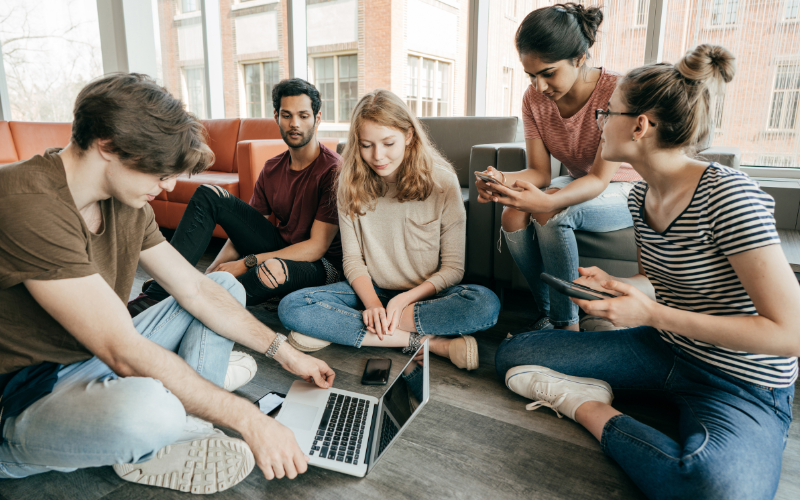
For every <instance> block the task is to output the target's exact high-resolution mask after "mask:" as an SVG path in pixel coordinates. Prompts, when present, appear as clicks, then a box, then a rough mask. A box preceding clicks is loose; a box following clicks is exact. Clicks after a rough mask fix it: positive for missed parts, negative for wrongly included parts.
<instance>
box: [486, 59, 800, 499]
mask: <svg viewBox="0 0 800 500" xmlns="http://www.w3.org/2000/svg"><path fill="white" fill-rule="evenodd" d="M733 74H734V64H733V56H732V55H731V54H730V52H728V51H727V50H726V49H724V48H722V47H719V46H714V45H700V46H698V47H696V48H695V49H693V50H691V51H690V52H689V53H688V54H687V55H686V56H684V58H683V59H681V60H680V61H679V62H678V63H677V64H676V65H675V66H672V65H671V64H664V63H662V64H655V65H650V66H643V67H641V68H637V69H634V70H632V71H631V72H630V73H628V74H627V75H626V76H625V77H624V78H623V79H622V80H621V82H620V84H619V86H618V88H617V90H615V91H614V94H613V95H612V97H611V100H610V102H609V105H608V109H607V110H605V111H603V110H598V111H597V118H598V127H600V128H601V129H602V131H603V142H602V155H603V157H604V158H606V159H608V160H610V161H627V162H630V163H631V165H633V168H635V169H636V171H637V172H639V173H640V174H641V175H642V177H643V178H644V182H641V183H638V184H637V185H636V187H635V188H634V189H633V191H632V192H631V194H630V197H629V201H628V206H629V208H630V211H631V213H632V215H633V220H634V228H635V232H636V244H637V246H638V250H639V273H640V274H638V275H636V276H634V277H633V278H629V279H620V278H613V277H611V276H609V275H608V274H606V273H605V272H603V271H601V270H600V269H597V268H589V269H583V268H581V271H580V272H581V278H579V279H578V280H577V281H578V282H580V283H583V284H585V285H587V286H590V287H592V288H595V289H603V290H605V291H608V292H611V293H614V294H616V295H619V297H617V298H612V299H606V300H596V301H585V300H578V299H575V302H576V303H577V304H578V305H579V306H580V307H581V308H582V309H584V310H585V311H586V312H587V313H589V314H594V315H597V316H600V317H603V318H607V319H608V320H610V321H611V322H612V323H613V324H614V325H616V326H623V327H635V326H637V325H646V326H641V327H637V328H628V329H623V330H618V331H608V332H586V333H574V332H569V333H566V332H561V331H557V330H545V331H536V332H531V333H528V334H521V335H518V336H516V337H513V338H511V339H507V340H506V341H505V342H504V343H503V344H502V345H501V347H500V349H499V350H498V351H497V360H496V366H497V370H498V373H499V374H500V375H502V376H505V380H506V385H508V387H509V388H510V389H511V390H513V391H515V392H517V393H518V394H521V395H523V396H525V397H527V398H530V399H533V400H534V401H535V402H534V403H531V404H530V405H528V409H535V408H537V407H539V406H547V407H550V408H552V409H554V410H556V412H557V413H558V414H559V416H561V414H562V413H563V414H565V415H567V416H568V417H570V418H572V419H574V420H576V421H577V422H578V423H580V424H582V425H583V426H584V427H586V428H587V429H588V430H589V431H590V432H591V433H592V434H593V435H594V436H595V437H596V438H597V439H598V440H600V444H601V447H602V449H603V451H604V452H606V453H607V454H608V455H609V456H611V457H612V458H613V459H614V460H615V461H616V462H617V463H618V464H619V465H620V466H621V467H622V468H623V469H624V470H625V471H626V472H627V473H628V475H630V477H631V478H632V479H633V481H634V482H635V483H636V484H637V485H638V486H639V487H640V488H641V489H642V490H643V491H644V492H645V494H647V496H648V497H650V498H696V497H701V498H724V499H732V498H747V499H756V498H772V497H773V496H774V495H775V491H776V489H777V487H778V479H779V477H780V472H781V457H782V453H783V449H784V447H785V445H786V438H787V436H788V431H789V424H790V423H791V420H792V398H793V396H794V382H795V379H796V378H797V358H796V356H797V355H798V354H800V329H798V327H797V325H798V324H800V286H798V283H797V280H796V278H795V276H794V274H793V273H792V271H791V268H790V267H789V264H788V263H787V261H786V258H785V256H784V254H783V252H782V250H781V247H780V245H779V243H780V240H779V239H778V235H777V232H776V229H775V220H774V218H773V210H774V201H773V200H772V198H771V197H770V196H769V195H768V194H766V193H764V192H763V191H761V190H760V189H759V188H758V185H757V184H756V183H755V182H754V181H752V180H751V179H750V178H749V177H748V176H747V175H746V174H743V173H741V172H738V171H736V170H732V169H730V168H727V167H723V166H720V165H718V164H715V163H712V164H708V163H705V162H701V161H698V160H696V159H693V158H690V157H689V156H687V155H686V154H685V152H686V151H692V150H693V146H694V145H695V144H696V143H697V142H699V141H701V140H703V139H704V138H705V136H707V135H708V133H709V131H708V123H709V109H710V101H711V99H712V96H713V95H714V94H715V92H714V89H719V88H720V86H721V85H723V84H724V83H727V82H729V81H730V80H731V79H732V78H733ZM650 285H652V288H650ZM648 288H649V290H650V291H651V292H652V291H654V292H655V293H654V297H655V300H652V299H651V298H649V297H648V295H646V294H645V293H643V291H641V290H646V289H648ZM612 390H613V391H615V392H616V393H617V394H631V393H635V392H636V391H647V392H649V393H650V394H661V395H662V397H665V398H669V399H671V400H672V401H673V402H674V403H675V404H676V405H677V406H678V409H679V411H680V439H679V441H675V440H673V439H671V438H670V437H668V436H666V435H664V434H662V433H661V432H659V431H657V430H656V429H653V428H651V427H649V426H647V425H644V424H642V423H640V422H637V421H636V420H634V419H633V418H631V417H629V416H627V415H623V414H621V413H620V412H619V411H617V410H615V409H614V408H613V407H612V406H611V401H612V399H613V393H612Z"/></svg>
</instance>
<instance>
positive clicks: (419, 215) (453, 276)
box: [339, 167, 467, 293]
mask: <svg viewBox="0 0 800 500" xmlns="http://www.w3.org/2000/svg"><path fill="white" fill-rule="evenodd" d="M433 178H434V180H435V182H436V184H437V186H436V187H434V189H433V193H431V195H430V197H428V199H427V200H425V201H406V202H404V203H400V202H399V201H397V199H396V198H395V195H396V193H397V190H396V187H395V185H394V184H390V188H389V191H388V192H387V193H386V195H385V196H383V197H382V198H379V199H378V200H377V201H376V203H375V209H374V210H372V211H368V212H367V213H366V214H365V215H364V216H363V217H356V218H355V220H352V219H350V217H348V216H347V215H345V214H344V212H343V211H342V210H340V211H339V229H340V231H341V232H342V250H343V253H344V259H343V266H344V274H345V276H346V277H347V280H348V281H349V282H350V283H352V282H353V280H355V279H356V278H359V277H361V276H369V277H370V278H371V279H372V281H373V282H374V283H375V284H376V285H378V286H379V287H380V288H384V289H386V290H410V289H412V288H414V287H416V286H418V285H421V284H422V283H423V282H425V281H430V282H431V284H433V286H434V287H435V288H436V292H437V293H438V292H440V291H442V290H444V289H446V288H449V287H451V286H454V285H457V284H458V283H459V282H460V281H461V278H462V277H463V276H464V245H465V243H466V225H467V214H466V212H465V211H464V202H463V201H462V198H461V186H460V185H459V183H458V177H456V174H454V173H453V172H451V171H449V170H446V169H444V168H441V167H436V168H434V174H433Z"/></svg>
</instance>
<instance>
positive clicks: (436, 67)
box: [403, 51, 455, 118]
mask: <svg viewBox="0 0 800 500" xmlns="http://www.w3.org/2000/svg"><path fill="white" fill-rule="evenodd" d="M409 57H416V58H419V65H418V66H417V69H418V72H417V94H416V98H417V102H416V106H415V108H416V109H412V111H413V112H414V115H415V116H416V117H417V118H429V117H438V116H439V107H438V104H439V103H440V102H444V103H446V104H447V114H446V115H444V116H445V117H447V116H453V96H454V94H453V91H454V87H455V86H454V85H453V76H454V75H453V71H454V67H455V61H453V60H452V59H446V58H442V57H433V56H430V55H428V54H423V53H420V52H415V51H408V52H407V53H406V57H405V71H404V75H405V83H404V87H405V93H406V95H405V96H404V99H403V102H405V103H406V105H408V84H409V81H408V80H409V78H410V76H409V68H410V66H409V65H408V58H409ZM426 59H427V60H429V61H433V62H434V66H433V78H434V80H433V83H432V88H433V102H432V103H431V108H432V109H433V111H434V114H433V115H429V116H425V115H422V114H421V111H422V105H423V101H422V65H423V61H425V60H426ZM439 63H443V64H447V65H448V66H449V68H448V70H447V100H442V101H439V100H437V99H436V84H437V83H438V79H437V78H438V75H439Z"/></svg>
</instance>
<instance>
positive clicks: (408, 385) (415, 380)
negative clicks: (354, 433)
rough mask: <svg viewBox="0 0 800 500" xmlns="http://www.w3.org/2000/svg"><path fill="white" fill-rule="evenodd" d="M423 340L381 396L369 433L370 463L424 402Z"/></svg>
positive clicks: (425, 374) (425, 348)
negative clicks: (372, 451) (373, 424)
mask: <svg viewBox="0 0 800 500" xmlns="http://www.w3.org/2000/svg"><path fill="white" fill-rule="evenodd" d="M427 347H428V345H427V342H426V343H424V344H423V345H422V346H421V347H420V348H419V350H418V351H417V352H416V354H415V355H414V356H413V357H412V358H411V360H410V361H409V362H408V364H407V365H406V366H405V367H404V368H403V371H402V373H400V375H399V376H398V377H397V378H396V379H395V381H394V383H393V384H392V386H391V387H389V389H388V390H387V391H386V393H384V395H383V397H382V398H381V404H379V405H378V411H379V413H378V415H377V416H376V417H377V418H376V419H375V431H374V434H373V442H372V445H373V449H374V450H375V451H374V455H373V457H374V458H373V459H372V460H371V463H370V467H372V466H374V465H375V463H377V461H378V460H380V458H381V456H382V455H383V454H384V452H385V451H386V450H387V449H388V448H389V446H390V445H391V444H392V442H393V441H394V438H395V437H396V436H397V435H398V433H399V432H400V430H401V429H402V428H403V427H404V426H405V425H406V423H408V421H409V420H411V419H412V418H413V417H414V416H416V413H417V412H418V411H419V409H420V407H421V406H422V405H423V404H424V403H426V402H427V399H428V391H429V381H428V377H429V375H428V370H427V369H426V365H427V361H428V359H427V357H428V356H427V355H428V349H427Z"/></svg>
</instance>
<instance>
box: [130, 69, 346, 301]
mask: <svg viewBox="0 0 800 500" xmlns="http://www.w3.org/2000/svg"><path fill="white" fill-rule="evenodd" d="M272 101H273V105H274V107H275V120H276V121H277V122H278V126H279V128H280V132H281V137H283V140H284V142H286V144H287V145H288V146H289V149H288V151H286V152H285V153H282V154H279V155H278V156H276V157H274V158H271V159H270V160H267V163H266V165H265V166H264V170H262V171H261V175H259V177H258V180H257V181H256V186H255V191H254V193H253V197H252V199H251V200H250V204H249V205H248V204H247V203H245V202H243V201H242V200H240V199H238V198H236V197H235V196H233V195H231V194H230V193H229V192H228V191H226V190H224V189H222V188H221V187H219V186H213V185H202V186H200V187H199V188H197V191H195V194H194V195H193V196H192V199H191V200H190V201H189V205H188V206H187V207H186V212H185V213H184V215H183V218H182V219H181V222H180V224H178V228H177V229H176V230H175V234H174V235H173V237H172V240H171V241H170V243H171V244H172V246H174V247H175V248H176V249H177V250H178V252H180V253H181V254H182V255H183V256H184V257H186V260H188V261H189V262H190V263H192V264H193V265H196V264H197V262H198V261H199V260H200V257H201V256H202V255H203V252H205V249H206V247H207V246H208V243H209V241H210V240H211V235H212V233H213V231H214V227H215V226H216V225H217V224H219V225H220V226H222V228H223V229H224V230H225V232H226V233H227V234H228V237H229V238H230V239H228V241H227V242H225V246H223V247H222V250H221V251H220V252H219V255H217V257H216V258H215V259H214V262H212V263H211V265H210V266H208V269H207V271H206V273H210V272H213V271H226V272H229V273H231V274H232V275H234V276H236V277H237V279H238V280H239V281H240V282H241V283H242V285H244V289H245V291H246V292H247V304H248V305H252V304H259V303H261V302H264V301H266V300H268V299H270V298H272V297H281V296H283V295H286V294H287V293H290V292H293V291H295V290H299V289H301V288H308V287H312V286H321V285H326V284H330V283H334V282H337V281H341V279H342V277H343V276H344V273H343V272H342V242H341V239H340V237H339V215H338V213H337V210H336V193H335V192H334V182H335V179H336V175H337V173H338V169H337V167H338V164H339V160H340V159H341V157H340V156H339V155H338V154H337V153H336V152H335V151H331V150H330V149H328V148H326V147H325V146H324V145H322V144H320V143H319V142H318V141H317V139H316V133H317V127H319V123H320V120H321V119H322V113H321V112H320V106H321V101H320V97H319V92H318V91H317V89H316V88H315V87H314V86H313V85H311V84H310V83H308V82H306V81H305V80H301V79H299V78H295V79H292V80H283V81H281V82H280V83H278V84H277V85H275V87H274V88H273V90H272ZM272 214H274V215H275V218H276V219H277V221H278V225H277V226H275V225H273V224H272V223H270V222H269V221H268V220H267V218H266V217H267V216H269V215H272ZM142 291H143V292H144V293H142V294H141V295H140V296H139V297H137V298H136V299H135V300H133V301H131V302H129V303H128V310H129V311H130V313H131V315H132V316H135V315H137V314H139V313H140V312H142V311H143V310H145V309H147V308H148V307H150V306H151V305H154V304H156V303H158V302H159V301H161V300H163V299H165V298H166V297H168V296H169V294H168V293H167V292H166V291H165V290H164V289H163V288H162V287H161V285H159V284H158V283H156V282H154V281H152V280H150V281H148V282H145V285H144V286H143V287H142Z"/></svg>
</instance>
